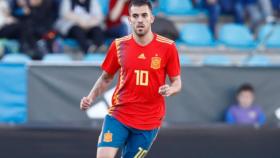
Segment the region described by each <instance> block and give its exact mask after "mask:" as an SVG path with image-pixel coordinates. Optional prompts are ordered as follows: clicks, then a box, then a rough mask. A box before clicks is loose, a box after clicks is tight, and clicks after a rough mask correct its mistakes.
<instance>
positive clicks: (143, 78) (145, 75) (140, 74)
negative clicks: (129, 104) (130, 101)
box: [134, 70, 149, 86]
mask: <svg viewBox="0 0 280 158" xmlns="http://www.w3.org/2000/svg"><path fill="white" fill-rule="evenodd" d="M134 73H135V74H136V85H137V86H148V83H149V72H148V71H145V70H135V71H134Z"/></svg>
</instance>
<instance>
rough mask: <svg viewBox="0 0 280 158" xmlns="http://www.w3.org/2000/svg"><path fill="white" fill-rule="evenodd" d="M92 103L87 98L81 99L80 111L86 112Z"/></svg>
mask: <svg viewBox="0 0 280 158" xmlns="http://www.w3.org/2000/svg"><path fill="white" fill-rule="evenodd" d="M92 101H93V100H92V99H90V98H89V97H83V98H82V99H81V102H80V109H81V110H87V109H88V108H89V107H90V106H91V104H92Z"/></svg>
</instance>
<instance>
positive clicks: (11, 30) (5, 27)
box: [0, 0, 21, 39]
mask: <svg viewBox="0 0 280 158" xmlns="http://www.w3.org/2000/svg"><path fill="white" fill-rule="evenodd" d="M20 33H21V25H20V23H19V22H18V21H17V19H16V18H15V17H13V16H12V14H11V10H10V6H9V3H8V1H7V0H0V38H8V39H20Z"/></svg>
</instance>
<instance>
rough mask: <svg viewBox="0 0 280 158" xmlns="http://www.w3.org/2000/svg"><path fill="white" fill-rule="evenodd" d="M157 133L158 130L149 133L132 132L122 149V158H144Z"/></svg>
mask: <svg viewBox="0 0 280 158" xmlns="http://www.w3.org/2000/svg"><path fill="white" fill-rule="evenodd" d="M157 133H158V129H154V130H150V131H140V130H133V132H132V133H131V135H130V136H129V138H128V140H127V144H126V145H125V147H124V149H123V152H122V155H123V158H144V157H145V156H146V155H147V153H148V151H149V149H150V148H151V146H152V144H153V142H154V140H155V138H156V136H157Z"/></svg>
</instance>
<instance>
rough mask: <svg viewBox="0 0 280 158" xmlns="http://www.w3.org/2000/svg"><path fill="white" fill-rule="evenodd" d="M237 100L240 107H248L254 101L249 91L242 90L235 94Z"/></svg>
mask: <svg viewBox="0 0 280 158" xmlns="http://www.w3.org/2000/svg"><path fill="white" fill-rule="evenodd" d="M237 100H238V103H239V105H240V106H241V107H244V108H247V107H250V106H251V105H252V104H253V102H254V94H253V93H252V92H251V91H242V92H240V93H239V95H238V96H237Z"/></svg>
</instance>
